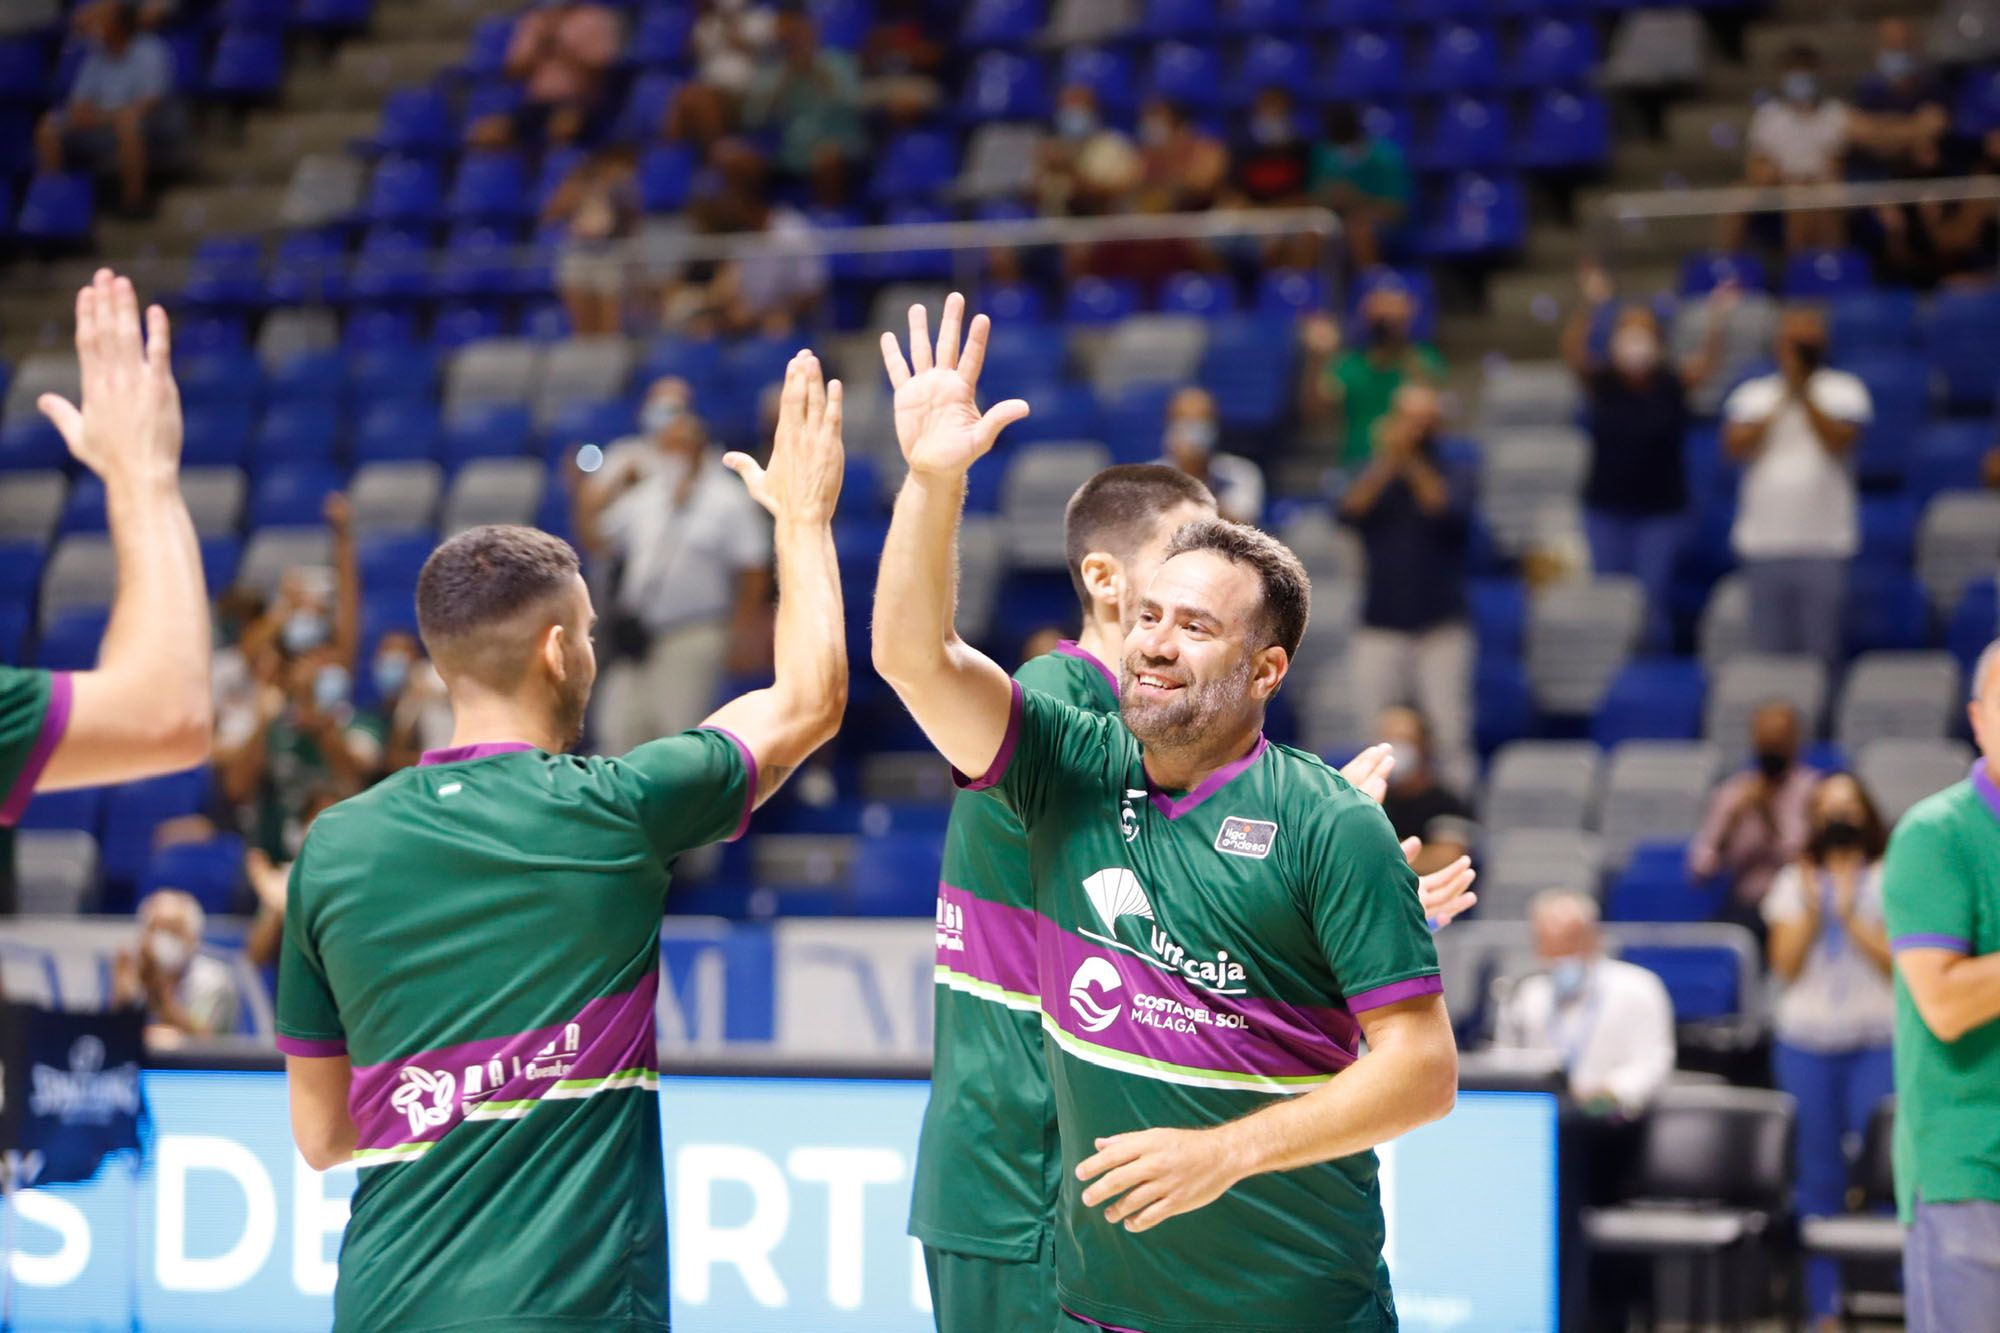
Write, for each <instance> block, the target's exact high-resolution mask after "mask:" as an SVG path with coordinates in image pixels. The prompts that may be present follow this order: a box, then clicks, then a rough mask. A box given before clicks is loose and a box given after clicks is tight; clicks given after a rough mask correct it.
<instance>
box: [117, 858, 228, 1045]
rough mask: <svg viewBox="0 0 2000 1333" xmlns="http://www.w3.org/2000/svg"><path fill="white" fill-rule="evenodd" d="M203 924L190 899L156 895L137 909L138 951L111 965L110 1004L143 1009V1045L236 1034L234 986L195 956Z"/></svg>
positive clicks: (218, 967) (215, 965)
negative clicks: (144, 1027) (220, 1033)
mask: <svg viewBox="0 0 2000 1333" xmlns="http://www.w3.org/2000/svg"><path fill="white" fill-rule="evenodd" d="M204 922H205V918H204V916H203V913H202V910H201V904H200V903H198V902H196V901H195V900H194V896H193V895H192V894H188V893H183V892H182V891H181V890H179V889H160V890H157V891H155V892H153V893H151V894H148V895H147V896H146V900H145V901H144V902H142V903H140V904H139V945H138V948H137V949H136V950H133V951H130V952H126V953H121V954H119V955H118V957H117V958H115V959H114V960H113V961H112V971H111V996H112V1004H113V1005H115V1006H117V1007H119V1008H124V1007H128V1006H132V1005H143V1006H145V1009H146V1014H147V1018H148V1020H149V1022H150V1024H151V1026H150V1027H149V1028H148V1031H147V1033H146V1039H147V1041H148V1042H149V1043H160V1042H162V1040H163V1039H164V1040H165V1041H167V1042H171V1041H172V1040H173V1039H174V1038H176V1037H181V1036H188V1037H207V1036H213V1035H214V1034H216V1033H219V1032H231V1031H234V1030H235V1028H236V1011H237V997H236V983H235V982H234V981H233V980H231V978H230V975H229V969H228V967H226V966H225V965H224V964H222V963H221V962H219V961H217V960H216V959H213V958H210V957H209V956H208V955H206V954H204V953H202V952H201V934H202V927H203V925H204Z"/></svg>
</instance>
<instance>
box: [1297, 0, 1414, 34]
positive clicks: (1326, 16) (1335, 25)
mask: <svg viewBox="0 0 2000 1333" xmlns="http://www.w3.org/2000/svg"><path fill="white" fill-rule="evenodd" d="M1402 18H1403V11H1402V8H1401V5H1400V0H1307V9H1306V23H1307V24H1308V25H1309V26H1310V27H1313V28H1316V29H1319V30H1322V31H1326V32H1347V31H1350V30H1352V29H1354V28H1385V27H1388V26H1389V25H1390V24H1392V23H1400V22H1401V21H1402Z"/></svg>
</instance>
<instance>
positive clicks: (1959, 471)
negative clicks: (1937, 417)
mask: <svg viewBox="0 0 2000 1333" xmlns="http://www.w3.org/2000/svg"><path fill="white" fill-rule="evenodd" d="M1915 446H1916V447H1915V449H1914V450H1913V451H1912V453H1911V455H1910V458H1909V466H1908V469H1907V474H1908V477H1909V494H1910V497H1911V498H1912V499H1913V500H1914V501H1915V502H1917V503H1918V504H1921V503H1923V502H1924V501H1926V500H1928V499H1930V498H1931V497H1932V496H1934V495H1936V494H1937V493H1938V492H1939V491H1970V490H1977V489H1978V488H1979V486H1980V484H1981V477H1980V466H1981V464H1982V463H1983V462H1984V461H1985V458H1986V453H1987V451H1988V450H1989V449H1992V448H1994V447H1996V438H1995V434H1994V428H1993V425H1992V423H1990V422H1985V421H1933V422H1931V423H1929V424H1928V425H1926V426H1925V427H1924V428H1923V430H1922V432H1921V433H1920V434H1918V435H1917V436H1916V441H1915Z"/></svg>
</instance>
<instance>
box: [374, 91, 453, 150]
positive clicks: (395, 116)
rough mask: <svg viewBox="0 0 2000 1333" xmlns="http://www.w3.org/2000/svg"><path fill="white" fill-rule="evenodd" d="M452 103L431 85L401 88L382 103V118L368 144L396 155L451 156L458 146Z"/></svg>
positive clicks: (375, 148)
mask: <svg viewBox="0 0 2000 1333" xmlns="http://www.w3.org/2000/svg"><path fill="white" fill-rule="evenodd" d="M458 140H459V134H458V125H457V123H456V118H455V117H454V116H453V115H452V110H451V103H450V102H448V101H447V100H445V96H444V94H443V93H441V92H438V91H437V90H436V89H432V88H398V89H395V90H394V91H392V92H391V93H390V94H389V96H388V98H387V99H386V100H384V101H383V103H382V119H381V121H380V123H379V124H377V125H376V127H375V135H374V137H373V138H372V139H370V140H368V147H369V148H372V149H373V150H374V151H375V152H377V153H381V154H384V155H388V156H396V157H426V158H435V157H449V156H451V154H452V153H454V152H456V151H457V150H458Z"/></svg>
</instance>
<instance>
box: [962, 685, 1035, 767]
mask: <svg viewBox="0 0 2000 1333" xmlns="http://www.w3.org/2000/svg"><path fill="white" fill-rule="evenodd" d="M1011 684H1012V685H1013V687H1014V702H1013V703H1012V704H1011V705H1009V707H1008V711H1007V734H1006V735H1004V736H1002V737H1001V738H1000V753H999V754H996V755H994V756H993V762H992V763H991V764H989V765H987V768H986V771H985V772H984V773H981V774H980V775H979V776H978V777H976V778H968V777H966V776H965V774H963V773H960V772H958V771H957V770H956V769H954V770H952V775H951V780H952V781H953V782H955V783H957V784H958V785H959V786H961V787H963V788H964V789H965V790H967V791H985V790H986V789H987V788H988V787H991V786H992V785H993V784H994V783H996V782H998V781H999V780H1000V779H1001V778H1004V777H1006V776H1007V765H1009V764H1011V763H1013V762H1014V747H1015V746H1016V745H1018V744H1020V742H1021V709H1022V707H1023V706H1024V703H1023V700H1022V697H1021V682H1020V681H1018V680H1017V681H1013V682H1011Z"/></svg>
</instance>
